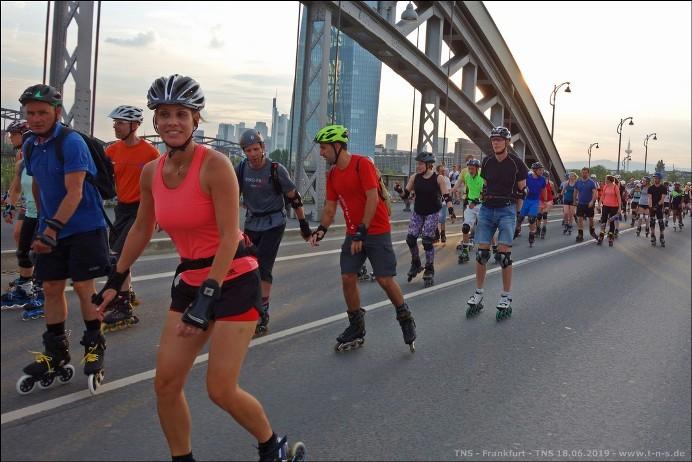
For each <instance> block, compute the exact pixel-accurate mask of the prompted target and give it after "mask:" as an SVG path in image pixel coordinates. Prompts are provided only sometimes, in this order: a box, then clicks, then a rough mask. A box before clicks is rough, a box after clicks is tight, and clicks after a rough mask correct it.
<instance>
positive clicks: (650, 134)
mask: <svg viewBox="0 0 692 462" xmlns="http://www.w3.org/2000/svg"><path fill="white" fill-rule="evenodd" d="M651 136H653V137H654V141H656V140H657V139H658V138H656V133H649V134H648V135H646V139H645V140H644V173H646V158H647V156H648V155H649V137H651Z"/></svg>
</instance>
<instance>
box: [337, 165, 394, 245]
mask: <svg viewBox="0 0 692 462" xmlns="http://www.w3.org/2000/svg"><path fill="white" fill-rule="evenodd" d="M356 167H357V168H356ZM378 186H379V182H378V180H377V173H376V172H375V166H374V165H373V164H372V162H370V161H369V160H368V159H365V158H364V157H363V156H357V155H351V162H349V164H348V167H346V168H345V169H343V170H340V169H339V168H338V167H337V166H334V167H332V168H331V170H329V173H327V200H328V201H339V204H340V205H341V209H342V210H343V211H344V219H345V220H346V234H348V235H349V236H351V235H353V234H355V233H356V229H357V228H358V225H359V224H361V223H362V222H363V213H364V212H365V201H366V196H365V192H366V191H368V190H370V189H377V187H378ZM391 229H392V228H391V226H390V224H389V213H388V212H387V205H386V204H385V203H384V201H383V200H381V199H380V197H379V195H378V196H377V210H376V211H375V216H374V217H373V218H372V221H371V222H370V227H369V228H368V234H384V233H388V232H390V231H391Z"/></svg>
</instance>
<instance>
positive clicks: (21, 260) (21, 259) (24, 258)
mask: <svg viewBox="0 0 692 462" xmlns="http://www.w3.org/2000/svg"><path fill="white" fill-rule="evenodd" d="M17 263H18V264H19V267H20V268H31V267H32V266H34V263H33V262H32V261H31V257H30V256H29V251H28V250H23V249H22V250H20V249H17Z"/></svg>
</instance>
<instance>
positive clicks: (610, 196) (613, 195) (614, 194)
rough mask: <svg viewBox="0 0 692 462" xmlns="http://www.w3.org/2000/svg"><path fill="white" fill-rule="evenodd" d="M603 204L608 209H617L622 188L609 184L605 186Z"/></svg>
mask: <svg viewBox="0 0 692 462" xmlns="http://www.w3.org/2000/svg"><path fill="white" fill-rule="evenodd" d="M602 194H603V197H602V198H601V199H602V202H603V205H605V206H606V207H617V206H618V196H619V195H620V186H618V185H615V184H611V183H608V184H606V185H603V191H602Z"/></svg>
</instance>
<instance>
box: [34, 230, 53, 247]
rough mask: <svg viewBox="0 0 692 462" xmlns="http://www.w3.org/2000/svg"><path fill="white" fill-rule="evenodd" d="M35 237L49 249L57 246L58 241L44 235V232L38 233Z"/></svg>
mask: <svg viewBox="0 0 692 462" xmlns="http://www.w3.org/2000/svg"><path fill="white" fill-rule="evenodd" d="M36 239H38V240H39V241H41V242H43V243H44V244H46V245H47V246H49V247H50V248H51V249H54V248H56V247H57V246H58V241H56V240H55V239H53V238H52V237H50V236H46V235H45V234H39V235H38V236H36Z"/></svg>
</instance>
